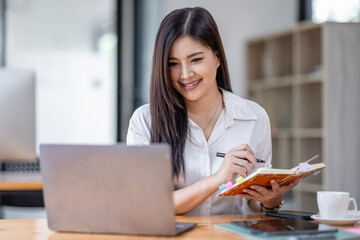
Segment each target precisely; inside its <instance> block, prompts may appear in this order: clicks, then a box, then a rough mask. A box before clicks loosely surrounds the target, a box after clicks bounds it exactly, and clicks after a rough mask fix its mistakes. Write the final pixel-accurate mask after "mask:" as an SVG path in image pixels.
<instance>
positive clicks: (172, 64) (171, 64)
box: [169, 62, 177, 67]
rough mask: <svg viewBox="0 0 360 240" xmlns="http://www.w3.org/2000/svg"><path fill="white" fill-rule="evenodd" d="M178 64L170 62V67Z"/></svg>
mask: <svg viewBox="0 0 360 240" xmlns="http://www.w3.org/2000/svg"><path fill="white" fill-rule="evenodd" d="M176 65H177V63H176V62H169V67H173V66H176Z"/></svg>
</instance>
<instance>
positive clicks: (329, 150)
mask: <svg viewBox="0 0 360 240" xmlns="http://www.w3.org/2000/svg"><path fill="white" fill-rule="evenodd" d="M359 42H360V24H358V23H356V24H355V23H351V24H349V23H325V24H313V23H309V22H307V23H303V24H300V25H299V26H296V27H295V28H292V29H290V30H288V31H283V32H280V33H275V34H269V35H267V36H263V37H261V38H257V39H254V40H252V41H250V42H249V43H248V45H247V50H248V51H247V54H248V56H247V60H248V62H247V86H248V91H247V92H248V94H249V96H250V97H251V99H253V100H254V101H256V102H257V103H259V104H260V105H261V106H262V107H263V108H264V109H265V110H266V111H267V113H268V115H269V117H270V122H271V138H272V142H273V167H274V168H275V167H276V168H283V169H284V168H285V169H289V168H292V167H294V166H297V165H298V164H299V163H300V162H304V161H306V160H307V159H309V158H310V157H312V156H314V155H316V154H318V153H319V154H320V159H317V160H316V161H314V163H319V162H324V163H325V164H326V165H327V168H325V169H324V170H323V171H322V173H320V174H318V175H315V176H309V177H308V178H306V179H304V180H302V181H301V183H300V184H299V185H298V186H297V187H296V188H295V191H294V192H293V195H292V196H293V198H294V201H295V205H294V206H295V209H296V208H297V209H298V210H302V211H317V209H316V204H315V203H316V191H318V190H322V189H324V190H325V189H328V190H331V189H338V190H342V191H348V192H351V194H352V195H353V196H355V198H356V197H357V198H360V189H359V188H358V187H357V185H356V183H357V182H359V181H360V175H359V174H357V172H356V171H355V170H353V169H359V168H360V161H358V156H359V155H360V148H359V147H358V144H356V143H357V140H358V139H360V138H359V137H360V132H359V131H356V127H357V125H358V121H357V119H359V116H360V110H359V109H360V108H359V107H357V106H358V105H359V104H360V97H359V91H358V89H359V81H357V80H358V79H359V76H360V68H359V66H360V48H359V44H358V43H359ZM334 146H336V148H335V147H334ZM339 149H340V150H339ZM325 156H326V158H325ZM339 159H340V160H339ZM344 159H346V162H347V163H348V165H349V166H352V169H351V171H349V170H345V167H344V166H343V163H342V161H343V160H344ZM333 176H338V177H337V178H334V177H333ZM355 180H356V181H355Z"/></svg>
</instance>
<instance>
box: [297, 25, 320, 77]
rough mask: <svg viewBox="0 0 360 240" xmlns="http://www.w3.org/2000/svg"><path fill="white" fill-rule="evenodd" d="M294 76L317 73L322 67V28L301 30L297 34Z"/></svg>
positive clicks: (315, 27) (316, 26) (317, 26)
mask: <svg viewBox="0 0 360 240" xmlns="http://www.w3.org/2000/svg"><path fill="white" fill-rule="evenodd" d="M296 34H297V36H296V42H297V45H296V46H297V48H296V56H297V59H296V64H295V66H296V67H295V73H296V74H309V73H312V72H316V71H318V68H319V67H320V66H321V65H322V46H321V42H322V28H321V27H320V25H314V27H312V28H302V29H300V30H299V31H298V32H297V33H296Z"/></svg>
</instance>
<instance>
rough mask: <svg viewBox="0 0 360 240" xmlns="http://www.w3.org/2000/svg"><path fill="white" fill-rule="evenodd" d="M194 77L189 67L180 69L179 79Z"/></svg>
mask: <svg viewBox="0 0 360 240" xmlns="http://www.w3.org/2000/svg"><path fill="white" fill-rule="evenodd" d="M193 76H194V72H193V71H192V69H191V68H190V67H189V66H183V67H182V69H181V76H180V77H181V79H184V80H187V79H190V78H192V77H193Z"/></svg>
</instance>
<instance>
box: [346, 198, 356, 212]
mask: <svg viewBox="0 0 360 240" xmlns="http://www.w3.org/2000/svg"><path fill="white" fill-rule="evenodd" d="M351 202H353V204H354V209H353V210H348V211H349V212H356V211H357V205H356V201H355V198H349V205H350V203H351Z"/></svg>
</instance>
